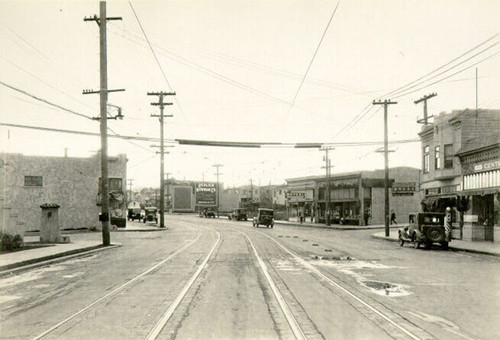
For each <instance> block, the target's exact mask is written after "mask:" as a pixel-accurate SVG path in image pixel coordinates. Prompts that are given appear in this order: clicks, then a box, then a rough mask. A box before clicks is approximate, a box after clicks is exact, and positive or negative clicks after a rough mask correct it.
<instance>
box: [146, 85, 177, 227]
mask: <svg viewBox="0 0 500 340" xmlns="http://www.w3.org/2000/svg"><path fill="white" fill-rule="evenodd" d="M148 96H158V97H159V102H158V103H151V105H154V106H159V107H160V115H151V117H159V119H160V228H165V179H164V177H165V164H164V163H165V152H164V151H163V149H164V140H163V118H165V117H173V115H167V116H165V115H164V114H163V109H164V108H165V105H172V103H165V102H164V101H163V97H164V96H175V92H148Z"/></svg>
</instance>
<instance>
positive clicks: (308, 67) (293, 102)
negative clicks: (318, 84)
mask: <svg viewBox="0 0 500 340" xmlns="http://www.w3.org/2000/svg"><path fill="white" fill-rule="evenodd" d="M339 4H340V1H339V2H337V6H335V9H334V10H333V13H332V15H331V16H330V20H328V24H327V25H326V27H325V30H324V31H323V35H322V36H321V39H320V40H319V43H318V46H317V47H316V50H315V51H314V54H313V56H312V58H311V61H310V62H309V65H308V66H307V70H306V73H304V77H303V78H302V80H301V82H300V85H299V88H298V89H297V92H295V96H294V97H293V100H292V103H291V104H290V107H289V108H288V112H290V109H291V108H292V106H294V105H295V100H296V99H297V96H298V95H299V92H300V89H301V88H302V85H303V84H304V80H305V79H306V78H307V74H308V73H309V70H310V69H311V66H312V64H313V62H314V59H315V58H316V55H317V54H318V51H319V48H320V47H321V43H322V42H323V39H324V38H325V35H326V32H328V28H329V27H330V24H331V22H332V20H333V17H334V16H335V13H337V8H339Z"/></svg>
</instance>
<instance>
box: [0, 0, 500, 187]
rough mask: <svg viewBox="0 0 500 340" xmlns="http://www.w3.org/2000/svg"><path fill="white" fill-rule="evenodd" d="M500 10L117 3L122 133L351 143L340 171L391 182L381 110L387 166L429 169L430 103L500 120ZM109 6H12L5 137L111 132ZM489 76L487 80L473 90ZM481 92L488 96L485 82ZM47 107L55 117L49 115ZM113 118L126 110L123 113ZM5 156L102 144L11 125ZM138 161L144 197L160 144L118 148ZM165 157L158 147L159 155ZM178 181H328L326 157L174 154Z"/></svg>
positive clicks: (389, 2)
mask: <svg viewBox="0 0 500 340" xmlns="http://www.w3.org/2000/svg"><path fill="white" fill-rule="evenodd" d="M498 13H500V1H497V0H432V1H425V0H424V1H416V0H397V1H396V0H343V1H337V0H332V1H330V0H320V1H315V0H307V1H306V0H275V1H255V0H234V1H222V0H219V1H210V0H200V1H192V0H182V1H181V0H178V1H130V2H128V1H108V2H107V15H108V17H121V18H122V20H119V21H118V20H116V21H108V24H107V62H108V89H125V91H124V92H113V93H110V94H109V99H108V103H110V104H113V105H117V106H120V107H121V108H122V114H123V115H124V118H123V119H122V120H108V127H109V128H110V130H111V131H110V134H119V135H126V136H134V137H150V138H159V135H160V124H159V122H158V118H154V117H151V115H156V114H159V109H158V107H155V106H152V105H151V104H150V103H152V102H156V101H158V98H157V97H154V96H148V95H147V93H148V92H158V91H165V92H170V91H175V92H176V95H175V97H168V98H167V99H168V100H169V101H171V102H172V103H173V105H171V106H167V107H166V108H165V114H168V115H173V117H170V118H165V124H164V128H165V139H166V140H167V141H169V142H171V141H174V140H176V139H193V140H208V141H240V142H263V143H264V142H265V143H270V142H277V143H290V144H293V143H325V144H328V143H334V144H335V143H337V144H338V143H349V144H355V145H354V146H353V145H351V146H336V147H335V149H334V150H331V151H329V155H330V157H331V159H332V166H333V168H332V173H339V172H346V171H358V170H370V169H382V168H383V167H384V159H383V153H380V152H377V150H378V149H379V148H380V147H381V146H382V145H381V144H380V145H373V144H369V145H366V144H365V145H363V143H367V142H382V141H383V139H384V119H383V116H384V113H383V106H381V105H373V104H372V102H373V101H374V100H385V99H390V100H392V101H395V102H397V104H394V105H389V106H388V130H389V134H388V138H389V141H408V140H409V141H410V142H406V143H401V142H398V143H391V145H390V150H391V151H394V152H391V153H390V158H389V165H390V166H412V167H416V168H420V167H421V159H420V158H421V156H420V154H421V151H420V143H418V142H414V141H413V142H411V141H412V140H415V139H418V132H419V131H420V128H421V125H420V124H418V123H417V119H419V118H421V117H422V116H423V103H420V104H417V105H416V104H414V101H415V100H417V99H420V98H422V97H423V96H425V95H428V94H431V93H437V96H435V97H433V98H431V99H429V101H428V110H429V114H430V115H433V114H439V113H440V112H451V111H453V110H461V109H465V108H475V107H476V84H477V90H478V91H477V93H478V95H477V102H478V107H479V108H481V109H500V91H499V89H500V86H499V84H500V56H499V55H498V53H499V52H500V47H499V46H498V44H499V42H500V38H499V33H500V21H499V20H498ZM94 14H97V15H99V2H98V1H0V43H1V46H2V49H1V51H0V123H2V124H16V125H23V126H28V127H42V128H48V129H60V130H74V131H83V132H90V133H99V122H98V121H96V120H92V119H89V117H97V116H98V114H99V95H96V94H89V95H83V94H82V90H84V89H93V90H98V89H99V28H98V25H97V24H96V23H95V22H92V21H84V20H83V19H84V18H85V17H93V16H94ZM476 73H477V78H476ZM476 79H477V82H476ZM49 103H50V104H49ZM110 113H111V114H115V113H116V109H113V108H112V107H110ZM0 143H1V145H0V150H1V151H2V152H8V153H23V154H25V155H47V156H61V157H62V156H64V154H65V152H66V153H67V155H68V156H69V157H89V156H91V155H93V154H95V153H96V152H97V151H98V150H99V149H100V139H99V137H98V136H84V135H77V134H68V133H60V132H54V131H41V130H36V129H32V128H19V127H13V126H6V125H0ZM108 144H109V146H108V147H109V154H110V155H116V154H119V153H125V154H126V155H127V158H128V164H127V177H128V178H129V179H133V186H134V187H135V188H140V187H159V183H160V156H159V155H158V154H157V151H158V148H155V147H153V146H152V145H153V144H155V143H152V142H150V141H141V140H123V139H118V138H109V139H108ZM156 145H158V143H156ZM168 145H170V146H171V147H169V148H167V149H166V150H167V151H168V152H169V154H167V155H165V172H166V173H168V176H169V178H176V179H180V180H183V179H185V180H195V181H201V180H205V181H215V180H216V168H215V167H214V165H215V164H220V165H221V167H219V171H220V173H219V178H220V181H221V182H222V183H224V185H225V187H232V186H240V185H248V184H249V183H250V180H251V181H252V183H253V184H254V185H268V184H283V183H284V182H285V180H286V179H287V178H295V177H303V176H313V175H322V174H324V173H325V169H324V168H322V167H324V165H325V163H324V161H323V156H324V154H325V153H324V151H321V150H319V149H294V148H290V147H285V146H286V145H288V144H286V145H283V146H282V147H269V146H266V147H262V148H257V149H255V148H252V149H249V148H227V147H224V148H223V147H203V146H193V145H180V144H178V143H169V144H168Z"/></svg>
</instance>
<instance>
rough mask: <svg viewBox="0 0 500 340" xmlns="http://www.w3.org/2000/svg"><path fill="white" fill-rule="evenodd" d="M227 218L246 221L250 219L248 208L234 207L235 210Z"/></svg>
mask: <svg viewBox="0 0 500 340" xmlns="http://www.w3.org/2000/svg"><path fill="white" fill-rule="evenodd" d="M227 218H228V219H230V220H235V221H246V220H248V215H247V211H246V209H242V208H239V209H234V211H233V212H231V213H230V214H229V215H228V216H227Z"/></svg>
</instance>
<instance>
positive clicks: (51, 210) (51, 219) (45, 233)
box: [40, 203, 69, 243]
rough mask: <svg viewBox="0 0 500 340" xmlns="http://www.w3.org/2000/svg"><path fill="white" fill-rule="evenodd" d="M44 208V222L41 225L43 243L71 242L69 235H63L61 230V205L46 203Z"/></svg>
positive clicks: (43, 205) (42, 206) (41, 240)
mask: <svg viewBox="0 0 500 340" xmlns="http://www.w3.org/2000/svg"><path fill="white" fill-rule="evenodd" d="M40 208H42V224H41V227H40V242H41V243H69V236H62V235H61V231H60V230H59V205H58V204H55V203H45V204H42V205H41V206H40Z"/></svg>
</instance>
